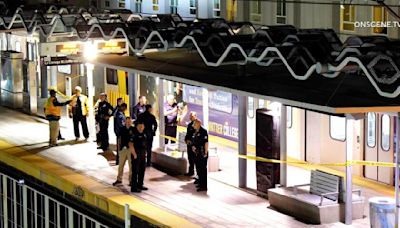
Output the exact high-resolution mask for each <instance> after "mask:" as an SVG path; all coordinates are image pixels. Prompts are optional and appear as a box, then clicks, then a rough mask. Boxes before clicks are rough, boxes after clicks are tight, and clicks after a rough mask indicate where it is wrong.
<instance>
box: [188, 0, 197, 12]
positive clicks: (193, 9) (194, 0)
mask: <svg viewBox="0 0 400 228" xmlns="http://www.w3.org/2000/svg"><path fill="white" fill-rule="evenodd" d="M189 11H190V14H194V15H196V14H197V0H190V5H189Z"/></svg>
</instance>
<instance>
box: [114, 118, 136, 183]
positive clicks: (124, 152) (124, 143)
mask: <svg viewBox="0 0 400 228" xmlns="http://www.w3.org/2000/svg"><path fill="white" fill-rule="evenodd" d="M134 131H135V128H134V127H133V126H132V119H131V118H130V117H126V119H125V126H124V127H122V128H121V129H120V135H121V136H120V140H119V141H120V144H119V146H118V147H119V148H120V151H119V163H118V164H119V165H118V175H117V181H115V182H114V183H113V185H114V186H116V185H118V184H121V183H122V175H123V173H124V167H125V162H126V161H128V165H129V181H131V180H132V162H131V158H132V156H131V152H130V151H129V142H130V140H131V137H132V134H133V132H134Z"/></svg>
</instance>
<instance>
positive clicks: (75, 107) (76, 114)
mask: <svg viewBox="0 0 400 228" xmlns="http://www.w3.org/2000/svg"><path fill="white" fill-rule="evenodd" d="M68 113H69V117H70V118H72V120H73V122H74V133H75V137H76V140H79V137H80V134H79V122H80V123H81V125H82V133H83V136H84V137H85V139H86V140H87V139H88V138H89V130H88V126H87V121H86V119H87V116H88V114H89V105H88V97H87V96H85V95H83V94H82V88H81V87H80V86H76V87H75V94H74V95H72V97H71V103H70V106H69V109H68Z"/></svg>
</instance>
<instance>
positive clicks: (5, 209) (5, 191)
mask: <svg viewBox="0 0 400 228" xmlns="http://www.w3.org/2000/svg"><path fill="white" fill-rule="evenodd" d="M1 181H3V216H4V217H3V218H4V220H3V227H4V228H7V227H8V203H7V198H8V188H7V187H8V185H7V176H5V175H3V179H2V180H1Z"/></svg>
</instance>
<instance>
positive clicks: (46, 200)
mask: <svg viewBox="0 0 400 228" xmlns="http://www.w3.org/2000/svg"><path fill="white" fill-rule="evenodd" d="M43 196H44V227H45V228H49V227H50V220H49V216H50V213H49V197H48V196H46V195H43Z"/></svg>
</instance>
